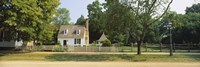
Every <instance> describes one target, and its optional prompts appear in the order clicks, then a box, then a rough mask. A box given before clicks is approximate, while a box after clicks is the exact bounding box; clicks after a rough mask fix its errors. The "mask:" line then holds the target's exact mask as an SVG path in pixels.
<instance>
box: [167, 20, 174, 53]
mask: <svg viewBox="0 0 200 67" xmlns="http://www.w3.org/2000/svg"><path fill="white" fill-rule="evenodd" d="M168 29H169V37H170V39H169V40H170V56H173V52H172V30H171V29H172V22H170V21H168Z"/></svg>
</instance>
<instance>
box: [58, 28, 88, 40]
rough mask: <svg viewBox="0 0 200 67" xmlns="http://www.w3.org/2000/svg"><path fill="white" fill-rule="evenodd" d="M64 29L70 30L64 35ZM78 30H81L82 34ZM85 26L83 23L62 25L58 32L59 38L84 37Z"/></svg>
mask: <svg viewBox="0 0 200 67" xmlns="http://www.w3.org/2000/svg"><path fill="white" fill-rule="evenodd" d="M64 30H68V32H67V34H66V35H64ZM76 30H80V34H76V32H75V31H76ZM84 31H85V27H84V26H82V25H62V26H61V27H60V30H59V32H58V38H83V37H84Z"/></svg>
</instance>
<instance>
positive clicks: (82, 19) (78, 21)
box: [75, 15, 86, 25]
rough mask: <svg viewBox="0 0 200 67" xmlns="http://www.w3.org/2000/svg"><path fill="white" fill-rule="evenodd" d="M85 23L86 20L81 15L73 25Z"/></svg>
mask: <svg viewBox="0 0 200 67" xmlns="http://www.w3.org/2000/svg"><path fill="white" fill-rule="evenodd" d="M85 22H86V20H85V18H84V16H83V15H81V17H79V18H78V19H77V21H76V23H75V25H85Z"/></svg>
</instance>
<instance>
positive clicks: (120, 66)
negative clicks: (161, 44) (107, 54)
mask: <svg viewBox="0 0 200 67" xmlns="http://www.w3.org/2000/svg"><path fill="white" fill-rule="evenodd" d="M0 67H200V63H174V62H173V63H171V62H41V61H1V62H0Z"/></svg>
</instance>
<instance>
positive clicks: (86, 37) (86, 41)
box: [85, 18, 89, 46]
mask: <svg viewBox="0 0 200 67" xmlns="http://www.w3.org/2000/svg"><path fill="white" fill-rule="evenodd" d="M85 28H86V29H85V45H86V46H88V45H89V20H88V18H86V22H85Z"/></svg>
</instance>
